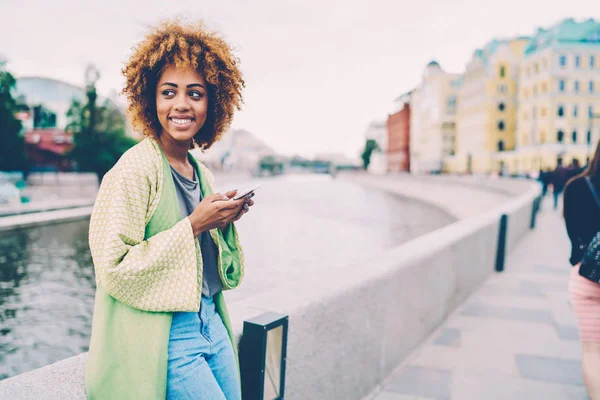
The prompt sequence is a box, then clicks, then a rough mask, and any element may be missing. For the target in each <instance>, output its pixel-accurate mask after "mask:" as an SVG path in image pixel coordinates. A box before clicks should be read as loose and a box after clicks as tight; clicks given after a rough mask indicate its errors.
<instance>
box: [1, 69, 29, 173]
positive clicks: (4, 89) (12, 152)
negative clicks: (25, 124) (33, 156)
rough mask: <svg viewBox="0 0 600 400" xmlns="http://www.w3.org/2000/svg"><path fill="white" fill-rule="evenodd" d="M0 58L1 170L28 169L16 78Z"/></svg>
mask: <svg viewBox="0 0 600 400" xmlns="http://www.w3.org/2000/svg"><path fill="white" fill-rule="evenodd" d="M5 64H6V63H5V62H4V61H2V60H0V143H2V145H0V171H26V169H27V158H26V156H25V138H24V137H23V136H22V135H21V129H22V125H21V121H19V120H18V119H16V118H15V112H17V111H18V110H19V107H18V105H17V102H16V101H15V99H14V98H13V97H12V93H11V91H12V89H13V88H14V87H15V84H16V80H15V78H14V77H13V76H12V75H11V74H10V72H8V71H7V70H6V69H5Z"/></svg>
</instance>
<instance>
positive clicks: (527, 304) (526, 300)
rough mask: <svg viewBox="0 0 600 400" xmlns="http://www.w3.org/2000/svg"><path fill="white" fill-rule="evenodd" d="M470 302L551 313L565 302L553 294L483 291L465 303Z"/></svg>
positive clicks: (563, 306)
mask: <svg viewBox="0 0 600 400" xmlns="http://www.w3.org/2000/svg"><path fill="white" fill-rule="evenodd" d="M471 303H486V304H489V305H494V306H501V307H514V308H529V309H535V310H550V311H551V312H552V313H553V314H554V312H555V310H556V309H559V308H561V309H562V308H565V305H564V304H563V303H565V302H564V299H557V298H555V297H553V296H548V295H545V296H544V297H522V296H513V295H510V294H499V293H498V294H491V293H488V292H483V291H480V292H478V293H477V295H476V296H475V297H474V298H472V299H471V301H470V302H469V303H467V304H466V305H468V304H471ZM466 305H465V306H466ZM567 306H568V307H567V308H568V311H569V312H571V313H573V311H571V309H570V305H568V304H567Z"/></svg>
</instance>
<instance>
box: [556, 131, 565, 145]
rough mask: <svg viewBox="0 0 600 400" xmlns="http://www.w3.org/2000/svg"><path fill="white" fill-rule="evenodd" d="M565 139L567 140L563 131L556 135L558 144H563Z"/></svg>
mask: <svg viewBox="0 0 600 400" xmlns="http://www.w3.org/2000/svg"><path fill="white" fill-rule="evenodd" d="M564 139H565V133H564V132H563V131H558V132H557V133H556V140H557V141H558V143H562V142H563V140H564Z"/></svg>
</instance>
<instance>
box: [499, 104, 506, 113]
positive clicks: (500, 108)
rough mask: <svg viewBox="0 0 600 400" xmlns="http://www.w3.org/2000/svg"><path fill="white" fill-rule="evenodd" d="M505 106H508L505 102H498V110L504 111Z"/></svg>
mask: <svg viewBox="0 0 600 400" xmlns="http://www.w3.org/2000/svg"><path fill="white" fill-rule="evenodd" d="M505 108H506V106H505V105H504V103H500V104H498V110H500V111H504V109H505Z"/></svg>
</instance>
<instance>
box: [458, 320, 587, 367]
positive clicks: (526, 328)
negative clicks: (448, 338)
mask: <svg viewBox="0 0 600 400" xmlns="http://www.w3.org/2000/svg"><path fill="white" fill-rule="evenodd" d="M463 318H464V319H462V320H461V321H463V322H464V321H465V320H466V319H467V318H469V319H471V320H480V322H479V323H473V321H470V322H471V323H470V324H466V323H462V324H460V321H456V320H455V321H453V323H452V326H453V327H457V328H459V329H461V330H462V334H461V348H462V349H463V350H465V351H472V352H486V351H489V349H494V350H496V349H497V350H498V351H506V352H509V353H511V354H516V353H521V354H532V355H542V354H544V355H548V356H550V357H558V358H573V359H575V358H579V357H580V355H581V345H580V344H579V343H578V342H576V341H572V340H561V339H560V338H559V336H558V333H557V331H556V328H555V327H554V326H553V325H551V324H547V323H544V324H541V323H530V322H526V321H511V320H502V319H491V318H481V317H463Z"/></svg>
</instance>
